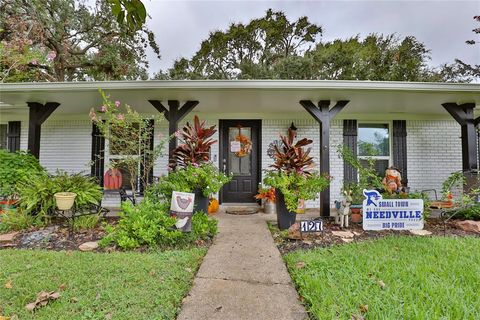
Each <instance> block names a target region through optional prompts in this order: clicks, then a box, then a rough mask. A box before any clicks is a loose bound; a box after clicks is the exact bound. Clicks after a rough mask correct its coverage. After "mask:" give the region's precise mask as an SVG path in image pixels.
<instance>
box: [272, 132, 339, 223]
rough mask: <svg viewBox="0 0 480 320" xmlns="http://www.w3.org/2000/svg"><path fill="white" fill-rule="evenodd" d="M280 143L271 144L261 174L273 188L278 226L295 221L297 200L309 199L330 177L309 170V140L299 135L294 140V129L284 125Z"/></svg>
mask: <svg viewBox="0 0 480 320" xmlns="http://www.w3.org/2000/svg"><path fill="white" fill-rule="evenodd" d="M280 138H281V141H282V143H281V145H280V146H274V148H275V161H274V163H273V164H272V165H271V166H270V167H271V168H273V169H272V170H269V171H268V172H267V174H266V176H265V179H264V183H265V184H266V185H269V186H272V187H274V188H275V190H276V209H277V222H278V227H279V229H280V230H284V229H288V228H289V227H290V226H291V225H292V224H294V223H295V220H296V215H297V211H298V204H299V200H301V199H303V200H313V199H315V198H317V197H318V195H319V193H320V192H321V191H322V190H324V189H325V188H326V187H327V186H328V185H329V183H330V178H329V177H327V176H324V175H321V174H320V173H318V172H317V171H314V170H313V166H314V164H313V158H312V157H311V156H310V151H311V148H308V149H307V150H304V147H305V146H308V145H309V144H311V143H312V142H313V141H312V140H310V139H306V138H303V139H301V140H298V141H296V142H294V140H295V132H294V131H293V130H292V129H288V135H287V136H282V135H280Z"/></svg>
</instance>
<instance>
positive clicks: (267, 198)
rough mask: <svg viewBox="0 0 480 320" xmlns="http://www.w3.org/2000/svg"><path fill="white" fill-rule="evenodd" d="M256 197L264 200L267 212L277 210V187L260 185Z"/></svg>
mask: <svg viewBox="0 0 480 320" xmlns="http://www.w3.org/2000/svg"><path fill="white" fill-rule="evenodd" d="M255 199H258V200H262V202H263V207H264V212H265V213H274V212H275V188H272V187H269V188H264V187H260V188H259V189H258V194H257V195H256V196H255Z"/></svg>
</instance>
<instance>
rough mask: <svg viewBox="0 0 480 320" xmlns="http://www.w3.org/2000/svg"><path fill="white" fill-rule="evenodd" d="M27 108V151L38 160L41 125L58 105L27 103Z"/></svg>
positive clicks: (54, 103)
mask: <svg viewBox="0 0 480 320" xmlns="http://www.w3.org/2000/svg"><path fill="white" fill-rule="evenodd" d="M27 105H28V107H29V113H28V150H29V151H30V153H31V154H32V155H33V156H35V158H37V159H39V158H40V135H41V132H42V124H43V123H44V122H45V121H46V120H47V119H48V117H50V115H51V114H52V113H53V112H54V111H55V109H57V107H58V106H59V105H60V103H58V102H47V103H45V104H41V103H38V102H27Z"/></svg>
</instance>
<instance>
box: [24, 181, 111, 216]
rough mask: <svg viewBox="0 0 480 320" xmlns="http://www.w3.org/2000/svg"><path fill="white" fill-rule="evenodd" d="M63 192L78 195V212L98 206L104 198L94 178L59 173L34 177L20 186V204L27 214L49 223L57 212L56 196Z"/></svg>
mask: <svg viewBox="0 0 480 320" xmlns="http://www.w3.org/2000/svg"><path fill="white" fill-rule="evenodd" d="M63 191H67V192H74V193H76V194H77V197H76V198H75V207H76V210H78V211H82V210H85V209H86V208H87V207H89V206H90V205H91V204H98V203H99V202H100V201H101V200H102V197H103V192H102V189H101V188H100V186H99V185H98V183H97V182H96V181H95V179H94V178H91V177H86V176H82V175H81V174H73V175H69V174H68V173H66V172H57V175H56V176H48V175H46V174H43V175H39V176H36V177H32V178H31V179H30V180H29V181H28V183H27V182H24V183H22V184H20V188H19V198H20V200H19V203H18V204H19V207H20V208H21V209H22V210H24V211H25V213H26V214H33V215H36V216H38V217H40V218H41V219H43V220H44V222H48V220H49V216H50V215H51V214H52V212H53V211H54V210H55V198H54V194H55V193H57V192H63Z"/></svg>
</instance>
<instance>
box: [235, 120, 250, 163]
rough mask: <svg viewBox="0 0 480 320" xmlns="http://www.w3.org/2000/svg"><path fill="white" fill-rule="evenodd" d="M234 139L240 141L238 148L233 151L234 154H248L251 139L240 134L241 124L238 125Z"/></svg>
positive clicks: (243, 155) (240, 155)
mask: <svg viewBox="0 0 480 320" xmlns="http://www.w3.org/2000/svg"><path fill="white" fill-rule="evenodd" d="M235 141H238V142H239V143H240V148H239V149H240V150H239V151H237V152H235V155H236V156H237V157H239V158H241V157H245V156H248V155H249V154H250V152H251V151H252V141H251V140H250V139H249V138H248V137H247V136H245V135H243V134H242V126H238V135H237V136H236V137H235Z"/></svg>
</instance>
